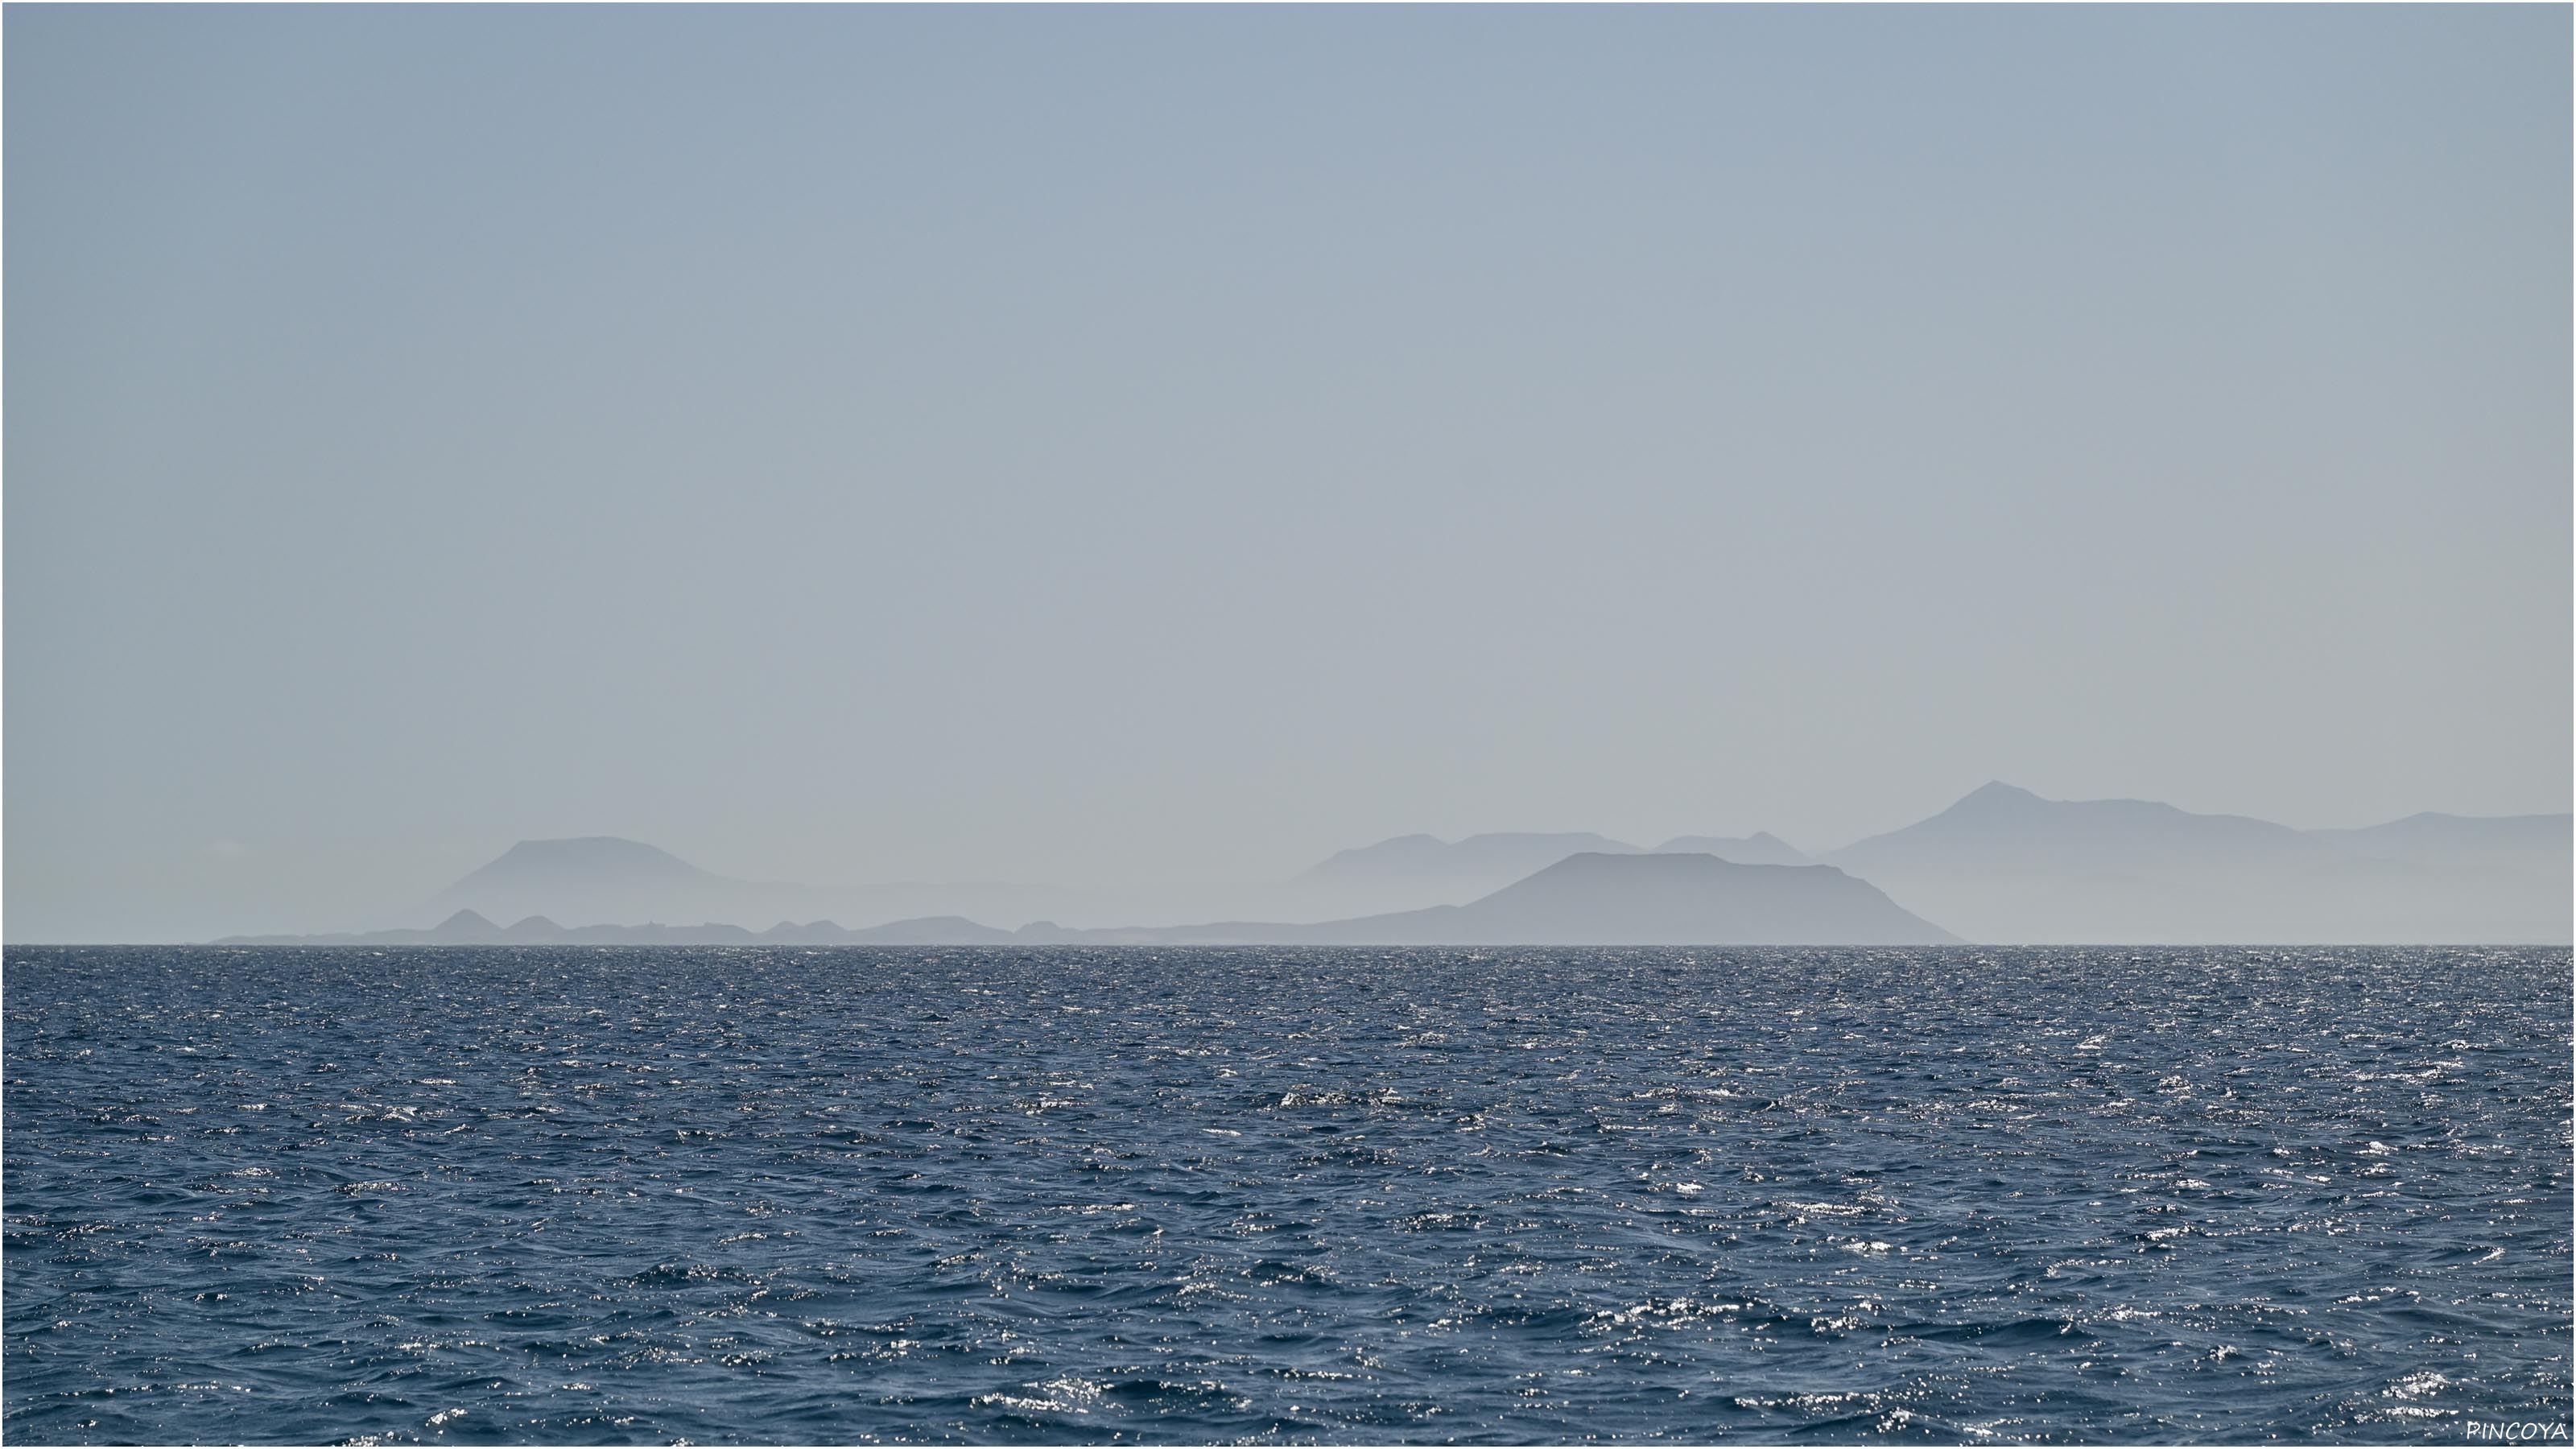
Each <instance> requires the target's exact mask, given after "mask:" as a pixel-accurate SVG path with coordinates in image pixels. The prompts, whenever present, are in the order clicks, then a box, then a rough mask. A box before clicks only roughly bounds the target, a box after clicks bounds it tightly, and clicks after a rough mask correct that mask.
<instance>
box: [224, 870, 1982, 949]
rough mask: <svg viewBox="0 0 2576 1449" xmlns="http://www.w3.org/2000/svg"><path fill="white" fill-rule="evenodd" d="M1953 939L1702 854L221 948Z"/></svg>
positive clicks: (1849, 884)
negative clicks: (1412, 881) (1153, 912)
mask: <svg viewBox="0 0 2576 1449" xmlns="http://www.w3.org/2000/svg"><path fill="white" fill-rule="evenodd" d="M1957 940H1958V938H1957V937H1955V936H1953V935H1951V934H1950V933H1949V932H1947V931H1944V930H1942V929H1940V928H1939V927H1938V926H1934V925H1932V924H1930V923H1929V922H1926V921H1924V920H1922V919H1920V918H1919V917H1916V916H1914V915H1913V914H1911V913H1910V912H1908V911H1906V910H1904V909H1903V908H1901V907H1899V906H1898V905H1897V904H1896V903H1895V902H1893V901H1890V900H1889V899H1888V898H1887V896H1886V894H1885V893H1884V892H1882V891H1880V890H1879V889H1877V888H1876V887H1875V886H1872V885H1870V884H1869V883H1868V882H1866V881H1862V880H1856V879H1854V878H1852V877H1851V876H1849V875H1846V874H1845V873H1843V872H1842V871H1840V870H1837V869H1835V868H1834V867H1832V866H1829V865H1739V864H1736V863H1734V862H1731V861H1726V860H1721V859H1719V858H1718V857H1716V856H1714V855H1707V854H1700V853H1686V852H1673V851H1660V852H1649V851H1627V852H1600V851H1586V852H1580V853H1577V854H1573V855H1569V856H1566V857H1564V858H1563V859H1560V860H1558V861H1555V862H1554V863H1552V864H1550V865H1547V866H1545V867H1543V868H1541V869H1540V870H1538V871H1536V872H1534V873H1533V874H1531V875H1530V876H1529V877H1528V878H1526V879H1524V880H1520V881H1517V882H1514V883H1513V884H1511V885H1508V886H1506V887H1504V888H1503V889H1501V890H1499V891H1496V892H1494V893H1492V894H1491V895H1488V896H1485V897H1483V898H1482V899H1479V900H1475V901H1471V902H1469V903H1468V904H1466V905H1463V906H1449V905H1440V906H1428V907H1424V908H1422V909H1419V910H1412V911H1397V912H1390V913H1387V914H1383V915H1375V916H1364V917H1358V918H1354V919H1350V920H1341V921H1325V922H1317V923H1311V924H1296V923H1290V922H1276V921H1221V922H1210V923H1205V924H1199V925H1182V926H1128V927H1108V928H1090V929H1085V928H1079V927H1067V926H1059V925H1057V924H1056V923H1055V922H1053V921H1038V922H1032V923H1031V924H1029V925H1026V926H1022V927H1020V928H1019V929H1017V930H1013V931H1005V930H1001V929H999V928H996V927H990V926H985V925H981V924H979V923H977V922H974V921H970V920H967V919H965V918H963V917H958V916H936V917H927V918H923V919H919V920H909V921H895V922H889V923H887V924H885V925H882V926H875V927H869V928H864V929H859V930H851V929H849V928H846V927H843V926H841V925H839V924H837V923H835V922H832V921H813V922H807V923H805V924H802V925H799V924H797V923H795V922H792V921H781V922H779V923H778V924H777V925H775V926H772V927H770V928H769V929H768V930H766V931H761V932H756V933H755V932H753V931H751V930H748V929H746V928H744V927H741V926H736V925H725V924H718V923H708V924H704V925H698V926H665V925H659V924H650V925H643V926H616V925H596V926H582V927H565V926H561V925H558V924H556V923H555V922H554V921H552V920H549V919H547V918H546V917H543V916H530V917H528V918H526V919H524V920H521V921H519V922H517V923H516V924H514V925H511V926H507V927H504V926H500V925H496V924H495V923H494V922H493V921H491V920H490V919H489V918H488V917H485V916H483V915H482V914H480V913H479V912H476V911H473V910H459V911H457V912H456V913H455V914H453V915H451V916H449V917H448V918H447V919H446V920H445V921H443V922H441V923H440V924H439V925H437V926H435V927H433V928H431V929H428V930H425V931H381V932H371V933H366V934H362V935H337V936H320V937H292V936H283V937H231V938H227V939H226V940H224V941H219V942H216V943H215V944H218V945H344V944H361V943H363V944H378V945H547V944H600V945H610V944H616V945H691V946H701V945H904V946H939V945H1021V946H1056V945H1116V946H1206V945H1313V946H1323V945H1329V946H1542V945H1558V946H1573V945H1585V946H1724V945H1820V946H1821V945H1842V946H1898V945H1947V944H1953V943H1955V942H1956V941H1957Z"/></svg>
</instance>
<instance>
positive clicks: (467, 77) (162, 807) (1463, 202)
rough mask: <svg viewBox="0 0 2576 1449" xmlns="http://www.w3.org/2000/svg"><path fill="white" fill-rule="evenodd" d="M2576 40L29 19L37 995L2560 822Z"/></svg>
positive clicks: (1293, 14) (15, 563) (2535, 19)
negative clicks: (257, 932) (2189, 834)
mask: <svg viewBox="0 0 2576 1449" xmlns="http://www.w3.org/2000/svg"><path fill="white" fill-rule="evenodd" d="M2569 40H2570V36H2569V12H2568V11H2567V10H2566V9H2565V8H2564V7H2556V6H2528V7H2514V8H2477V7H2467V6H2445V7H2438V8H2422V9H2418V8H2398V7H2385V8H2381V7H2372V8H2339V7H2298V8H2286V9H2254V8H2234V7H2177V8H2169V9H2127V8H2109V7H2102V8H2082V9H2042V8H2018V7H2017V8H2007V9H1993V10H1982V9H1980V10H1950V9H1933V8H1908V9H1896V10H1881V9H1868V8H1860V7H1825V8H1817V9H1803V10H1772V9H1683V8H1641V9H1607V8H1595V9H1540V8H1519V9H1478V8H1448V7H1442V8H1428V9H1397V8H1338V7H1337V8H1322V9H1306V10H1272V9H1253V8H1232V9H1222V10H1218V9H1181V8H1149V9H1092V8H1078V7H1065V8H1045V9H1031V10H1021V9H966V8H942V9H936V10H896V9H826V8H809V7H797V8H786V9H765V10H754V9H697V8H687V9H683V8H644V9H620V8H607V7H599V8H579V9H541V8H504V9H492V8H481V7H422V8H363V9H334V8H321V7H290V8H279V9H230V8H215V7H205V8H179V9H159V8H146V7H76V8H75V7H63V8H53V7H27V6H16V7H11V8H10V9H9V10H8V12H7V16H6V41H7V47H6V65H7V75H6V81H7V90H6V108H7V109H6V121H7V155H6V162H7V170H6V180H7V198H6V199H7V203H8V208H7V219H8V229H7V296H6V303H7V319H6V320H7V323H8V328H7V357H6V361H7V369H8V370H7V404H8V410H7V422H8V429H7V448H6V487H7V518H6V522H7V524H8V528H7V535H6V537H7V559H6V562H7V588H6V604H7V638H6V673H7V679H6V683H7V687H8V693H7V716H6V725H7V738H8V745H9V751H8V761H7V763H8V765H9V767H10V768H9V770H8V772H7V801H6V805H7V873H8V874H7V910H8V916H9V920H8V926H9V931H10V935H11V937H12V938H13V939H32V938H35V937H38V936H42V935H54V934H97V933H107V934H128V935H139V934H166V933H182V934H188V933H208V932H212V931H215V930H219V929H223V930H228V929H241V928H246V927H272V928H273V927H277V926H297V925H303V924H308V923H324V924H327V923H329V922H327V921H325V920H324V919H323V918H324V917H327V916H329V915H331V914H332V913H333V912H335V911H337V912H340V913H342V914H346V913H347V912H348V911H351V910H355V909H358V908H360V907H365V908H373V907H375V906H377V905H380V904H383V903H385V902H386V901H388V900H391V901H394V902H396V903H403V904H407V903H409V901H410V900H412V899H416V898H417V897H419V896H422V895H425V894H427V893H428V891H430V890H432V889H434V888H435V887H436V886H438V885H440V884H443V883H444V881H445V880H446V879H447V878H449V877H452V876H453V875H455V874H458V873H461V872H462V871H463V870H464V869H466V868H468V867H470V866H472V865H474V864H477V863H479V862H480V861H481V860H482V859H484V858H487V857H488V856H490V855H492V854H495V853H497V852H498V851H499V850H500V849H501V848H502V847H504V846H506V845H508V844H509V843H510V842H511V841H512V840H515V839H518V838H521V837H527V836H550V835H567V834H592V833H614V834H621V835H629V836H634V837H637V838H641V839H645V840H650V841H653V842H655V843H657V844H660V845H663V846H665V847H667V848H669V849H671V850H674V851H676V852H678V853H680V854H681V855H683V856H686V857H689V858H691V859H693V860H696V861H699V862H700V863H702V864H705V865H708V866H710V867H712V868H715V869H719V870H724V871H727V872H731V873H736V874H744V875H760V876H782V877H789V878H804V879H816V880H866V879H892V878H925V877H927V878H940V877H958V876H978V877H1004V878H1016V879H1053V880H1139V879H1155V878H1175V877H1191V878H1225V877H1237V878H1258V877H1267V876H1273V875H1280V874H1285V873H1287V872H1289V871H1292V870H1294V869H1296V868H1299V867H1300V866H1302V865H1304V864H1306V863H1307V862H1309V861H1310V860H1312V859H1314V858H1317V857H1320V856H1321V855H1323V854H1325V853H1327V852H1329V851H1330V850H1332V849H1334V848H1338V847H1340V846H1345V845H1352V844H1359V843H1364V842H1367V841H1369V840H1373V839H1376V838H1379V837H1382V836H1385V835H1390V834H1395V833H1400V832H1405V831H1414V830H1427V831H1433V832H1436V833H1442V834H1451V835H1454V834H1461V833H1466V832H1470V831H1477V830H1491V829H1590V830H1599V831H1603V832H1607V833H1611V834H1615V835H1623V836H1626V837H1628V838H1631V839H1636V840H1641V841H1647V842H1651V841H1653V840H1657V839H1661V838H1663V837H1665V836H1668V835H1673V834H1680V833H1728V834H1735V833H1743V832H1749V831H1752V830H1759V829H1768V830H1772V831H1776V832H1778V833H1780V834H1781V835H1784V836H1786V837H1787V838H1789V839H1790V840H1792V841H1795V842H1797V843H1799V844H1802V845H1806V846H1809V847H1811V848H1816V847H1825V846H1831V845H1835V844H1839V843H1841V842H1843V841H1846V840H1849V839H1851V838H1854V837H1857V836H1860V835H1863V834H1867V833H1870V832H1874V831H1878V830H1883V829H1887V828H1890V827H1893V826H1896V825H1900V824H1903V823H1905V822H1907V821H1909V820H1912V819H1915V818H1918V817H1920V816H1922V815H1924V814H1927V813H1929V812H1930V811H1932V810H1934V809H1936V808H1938V807H1940V806H1941V805H1943V804H1946V803H1947V802H1948V801H1949V800H1950V799H1952V798H1954V797H1955V796H1957V795H1959V794H1961V793H1964V792H1965V791H1967V790H1968V789H1971V788H1973V787H1974V786H1976V785H1978V784H1980V783H1983V782H1984V781H1985V780H1987V779H1989V778H1994V777H2002V778H2005V779H2009V780H2012V781H2015V782H2017V783H2020V784H2023V785H2026V786H2029V787H2030V788H2033V789H2036V790H2038V791H2040V792H2041V793H2043V794H2048V795H2054V796H2100V795H2137V796H2146V797H2152V798H2160V799H2166V800H2171V801H2173V802H2175V803H2177V804H2181V805H2184V806H2186V807H2188V808H2194V809H2204V810H2228V811H2238V812H2244V813H2250V814H2258V815H2264V816H2268V817H2271V818H2275V819H2279V820H2283V821H2285V822H2288V823H2291V824H2295V825H2351V824H2360V823H2365V822H2368V821H2373V820H2378V819H2384V818H2388V817H2391V816H2396V815H2402V814H2406V813H2409V812H2412V811H2416V810H2425V809H2438V810H2450V811H2458V812H2463V813H2506V812H2522V811H2542V810H2564V809H2566V808H2567V806H2568V797H2569V790H2570V778H2569V740H2570V714H2569V683H2570V679H2569V654H2570V637H2569V596H2570V588H2569V537H2570V518H2569V475H2570V449H2569V436H2570V411H2569V396H2570V372H2569V347H2570V338H2569V320H2568V319H2569V304H2570V297H2569V260H2570V235H2569V212H2570V188H2569V174H2570V155H2569V141H2568V137H2569V72H2568V54H2569Z"/></svg>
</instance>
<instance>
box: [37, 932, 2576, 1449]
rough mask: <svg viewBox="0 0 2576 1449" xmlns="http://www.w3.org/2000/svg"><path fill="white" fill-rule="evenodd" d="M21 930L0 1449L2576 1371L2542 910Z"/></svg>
mask: <svg viewBox="0 0 2576 1449" xmlns="http://www.w3.org/2000/svg"><path fill="white" fill-rule="evenodd" d="M6 963H7V974H6V980H5V1012H6V1028H5V1040H0V1076H5V1124H6V1137H5V1142H0V1195H5V1204H0V1209H5V1219H6V1238H5V1255H4V1256H0V1314H5V1344H0V1437H5V1438H6V1439H7V1440H8V1441H9V1442H11V1443H18V1444H50V1443H64V1444H70V1443H102V1444H103V1443H133V1442H150V1443H196V1442H209V1441H214V1442H249V1443H263V1442H294V1443H353V1444H375V1443H388V1444H389V1443H434V1442H448V1443H505V1442H526V1441H539V1442H547V1443H573V1444H593V1443H599V1444H625V1443H695V1444H717V1443H775V1442H802V1443H844V1442H848V1443H860V1442H880V1441H888V1442H910V1441H952V1442H969V1443H994V1444H1001V1443H1061V1442H1080V1443H1233V1442H1289V1443H1307V1442H1360V1443H1374V1444H1414V1443H1449V1442H1460V1443H1489V1444H1508V1443H1531V1442H1540V1443H1570V1442H1591V1441H1597V1440H1677V1441H1683V1442H1707V1441H1718V1440H1739V1439H1740V1440H1746V1441H1751V1442H1801V1443H1837V1442H1853V1441H1861V1440H1882V1439H1892V1440H1928V1441H1935V1442H1963V1441H1972V1442H2025V1441H2027V1442H2046V1443H2074V1444H2081V1443H2134V1442H2156V1443H2180V1442H2204V1441H2207V1442H2248V1441H2254V1440H2271V1439H2291V1440H2299V1441H2320V1442H2332V1441H2362V1442H2372V1443H2390V1442H2397V1443H2413V1442H2424V1443H2443V1444H2451V1443H2462V1442H2470V1441H2472V1440H2475V1439H2477V1438H2478V1437H2479V1436H2480V1435H2481V1434H2482V1433H2484V1432H2485V1431H2486V1430H2488V1429H2492V1428H2494V1427H2496V1426H2501V1425H2508V1424H2523V1425H2539V1426H2543V1429H2544V1432H2550V1431H2547V1429H2546V1426H2550V1425H2557V1426H2564V1425H2565V1424H2566V1423H2567V1422H2568V1419H2569V1416H2570V1410H2571V1404H2570V1392H2571V1390H2570V1378H2569V1369H2570V1364H2569V1353H2570V1347H2571V1345H2570V1332H2571V1321H2576V1307H2571V1302H2570V1298H2571V1289H2570V1283H2571V1276H2570V1274H2571V1262H2570V1253H2569V1238H2570V1230H2571V1221H2570V1219H2571V1184H2570V1176H2569V1166H2570V1155H2571V1143H2570V1136H2569V1125H2570V1111H2571V1102H2570V1060H2571V1039H2570V1001H2571V996H2570V990H2571V981H2570V964H2569V953H2568V952H2567V951H2566V950H2564V949H2487V948H2479V949H2438V948H2423V949H2416V948H2406V949H2389V948H2359V949H2357V948H2310V949H2284V948H2264V949H2237V948H2191V949H2152V950H2151V949H2132V948H2119V949H2057V948H2052V949H2024V950H1997V949H1979V948H1957V949H1939V950H1922V949H1902V950H1823V949H1742V950H1678V949H1655V950H1494V951H1466V950H1348V949H1310V950H1291V949H1272V948H1243V949H1229V950H1207V949H1179V948H1175V949H1166V950H1148V949H1133V948H1130V949H1092V950H1085V949H1065V948H1045V949H1021V950H1006V949H1005V950H997V949H942V950H934V949H912V948H903V949H889V948H878V949H835V950H805V949H794V948H770V949H758V948H743V949H688V948H664V949H651V948H641V949H639V948H634V947H616V948H590V949H583V948H560V947H556V948H543V949H524V950H522V949H510V948H448V949H437V948H401V949H388V950H371V949H362V948H351V949H336V948H335V949H312V948H306V949H293V948H287V949H280V948H256V949H227V948H218V947H188V948H165V947H150V948H136V947H121V948H120V947H93V948H53V947H43V948H39V947H11V948H8V950H7V951H6ZM2554 1432H2556V1433H2559V1434H2563V1433H2564V1429H2563V1427H2561V1428H2560V1429H2558V1430H2556V1431H2554ZM2525 1442H2530V1441H2528V1440H2526V1441H2525ZM2556 1442H2565V1440H2564V1439H2563V1438H2561V1439H2558V1440H2556Z"/></svg>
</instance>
